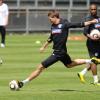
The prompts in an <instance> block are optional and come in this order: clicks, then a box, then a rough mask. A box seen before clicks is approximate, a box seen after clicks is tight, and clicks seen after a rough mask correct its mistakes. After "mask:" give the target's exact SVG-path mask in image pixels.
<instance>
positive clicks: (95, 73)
mask: <svg viewBox="0 0 100 100" xmlns="http://www.w3.org/2000/svg"><path fill="white" fill-rule="evenodd" d="M89 54H90V58H92V57H93V56H95V53H92V52H89ZM91 61H92V60H91ZM94 61H95V62H96V63H95V62H93V61H92V62H93V63H92V64H90V66H88V67H86V68H84V69H83V70H82V71H81V72H79V73H78V77H79V78H80V80H81V82H82V78H83V79H84V75H85V74H86V73H87V71H89V70H90V69H91V71H92V74H93V79H94V83H95V84H98V85H99V83H98V81H99V79H98V75H97V62H98V61H96V60H95V59H94Z"/></svg>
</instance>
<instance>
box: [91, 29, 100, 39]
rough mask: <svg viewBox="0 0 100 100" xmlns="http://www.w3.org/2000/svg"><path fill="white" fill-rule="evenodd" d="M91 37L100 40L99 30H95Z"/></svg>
mask: <svg viewBox="0 0 100 100" xmlns="http://www.w3.org/2000/svg"><path fill="white" fill-rule="evenodd" d="M90 36H91V37H92V38H97V39H100V31H99V30H97V29H94V30H92V31H91V33H90Z"/></svg>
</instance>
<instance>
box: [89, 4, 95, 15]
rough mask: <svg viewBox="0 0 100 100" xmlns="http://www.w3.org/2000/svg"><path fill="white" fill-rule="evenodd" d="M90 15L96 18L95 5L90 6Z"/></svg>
mask: <svg viewBox="0 0 100 100" xmlns="http://www.w3.org/2000/svg"><path fill="white" fill-rule="evenodd" d="M89 10H90V13H91V15H92V16H96V15H97V5H96V4H95V3H93V4H91V5H90V8H89Z"/></svg>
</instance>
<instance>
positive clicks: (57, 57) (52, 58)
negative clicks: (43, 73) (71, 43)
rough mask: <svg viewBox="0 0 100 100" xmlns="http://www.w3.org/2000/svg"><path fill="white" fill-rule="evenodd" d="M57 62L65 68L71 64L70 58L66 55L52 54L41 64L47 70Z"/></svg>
mask: <svg viewBox="0 0 100 100" xmlns="http://www.w3.org/2000/svg"><path fill="white" fill-rule="evenodd" d="M57 61H61V62H62V63H63V64H64V65H65V66H67V65H68V64H71V63H72V60H71V58H70V56H69V55H68V54H67V53H64V54H54V53H53V54H52V55H51V56H49V57H48V58H47V59H46V60H44V61H43V62H42V63H41V64H42V65H43V66H44V67H45V68H47V67H49V66H50V65H52V64H54V63H56V62H57Z"/></svg>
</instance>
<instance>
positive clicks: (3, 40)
mask: <svg viewBox="0 0 100 100" xmlns="http://www.w3.org/2000/svg"><path fill="white" fill-rule="evenodd" d="M0 31H1V47H5V35H6V29H5V27H3V26H1V28H0Z"/></svg>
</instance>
